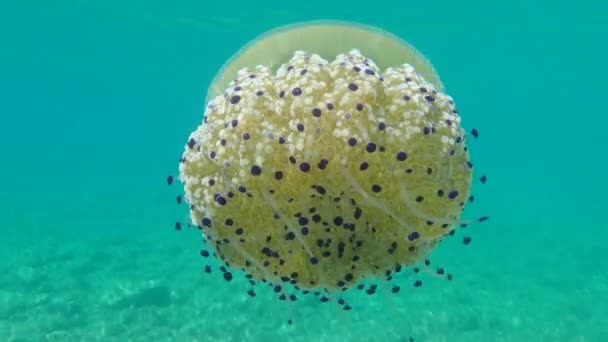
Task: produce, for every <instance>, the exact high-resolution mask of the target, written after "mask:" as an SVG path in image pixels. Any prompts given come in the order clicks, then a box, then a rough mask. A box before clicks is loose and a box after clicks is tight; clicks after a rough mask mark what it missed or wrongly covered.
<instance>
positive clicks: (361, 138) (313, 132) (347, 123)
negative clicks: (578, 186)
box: [179, 21, 486, 310]
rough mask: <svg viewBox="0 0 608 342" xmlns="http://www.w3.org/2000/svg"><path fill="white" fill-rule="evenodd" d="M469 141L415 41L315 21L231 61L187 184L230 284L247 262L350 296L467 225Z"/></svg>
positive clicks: (197, 135) (194, 136)
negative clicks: (350, 291)
mask: <svg viewBox="0 0 608 342" xmlns="http://www.w3.org/2000/svg"><path fill="white" fill-rule="evenodd" d="M474 136H475V137H476V136H477V131H476V130H475V134H474ZM467 142H468V141H467V134H466V132H465V130H464V129H463V128H462V127H461V118H460V116H459V113H458V110H457V109H456V107H455V104H454V101H453V100H452V98H451V97H450V96H449V95H448V94H446V93H445V92H444V89H443V85H442V83H441V81H440V78H439V76H438V75H437V73H436V71H435V69H434V68H433V66H432V64H431V63H430V62H429V61H428V60H427V59H426V58H425V57H424V56H423V55H422V54H421V53H420V52H418V51H417V50H416V49H415V48H414V47H413V46H411V45H409V44H408V43H406V42H404V41H403V40H401V39H399V38H397V37H396V36H394V35H392V34H390V33H387V32H384V31H382V30H380V29H376V28H372V27H368V26H363V25H359V24H353V23H346V22H326V21H323V22H311V23H303V24H296V25H291V26H287V27H281V28H279V29H275V30H273V31H270V32H269V33H266V34H264V35H262V36H260V37H259V38H257V39H255V40H254V41H253V42H251V43H249V44H248V45H246V46H245V47H244V48H242V49H241V50H240V51H239V52H238V53H237V54H236V55H235V56H234V57H232V58H231V59H230V60H229V61H228V62H227V63H226V64H225V65H224V66H223V68H221V70H220V71H219V72H218V74H217V76H216V77H215V79H214V80H213V82H212V84H211V86H210V87H209V91H208V94H207V99H206V106H205V113H204V119H203V120H202V123H201V124H200V125H199V126H198V127H197V128H196V129H195V130H194V132H192V133H191V135H190V136H189V137H188V138H187V140H186V143H185V146H184V152H183V154H182V157H181V159H180V162H179V180H180V181H181V183H182V184H183V187H184V196H183V200H184V202H185V203H187V204H188V206H189V210H190V219H191V221H192V224H193V225H194V226H196V227H198V228H199V229H200V230H201V232H202V234H203V239H204V241H205V243H206V245H207V247H208V249H209V250H210V251H211V253H210V251H208V250H204V251H203V252H202V254H203V256H205V257H208V256H209V255H210V254H214V255H216V256H217V257H218V258H219V259H221V261H222V262H223V263H224V264H225V266H223V267H222V272H223V275H224V278H225V279H226V280H228V281H229V280H230V279H232V274H231V272H230V269H240V270H244V271H245V272H246V273H247V275H248V277H249V278H250V279H251V280H252V282H255V281H257V282H267V283H270V284H274V288H275V291H276V292H278V293H280V292H282V287H281V284H284V283H288V284H291V285H293V286H294V287H296V288H297V289H299V290H301V291H314V290H318V289H332V290H335V291H346V290H348V289H351V288H353V287H355V286H356V284H358V283H359V282H360V281H362V280H365V279H369V278H374V277H384V276H385V275H386V274H387V273H389V274H390V273H391V272H395V271H399V270H400V269H401V268H402V267H408V266H413V265H416V264H418V263H420V262H424V261H425V259H426V258H427V256H428V255H429V254H430V253H431V251H433V249H434V248H435V247H436V246H438V245H439V243H440V242H441V241H442V240H443V239H444V238H445V237H446V236H449V235H450V234H451V233H453V231H454V230H455V229H456V228H457V227H458V226H459V225H461V224H466V223H463V222H465V221H463V220H462V218H461V214H462V211H463V209H464V207H465V205H466V203H467V202H468V199H469V196H470V188H471V183H472V170H473V168H472V163H471V161H470V156H469V151H468V148H467ZM484 177H485V176H484ZM485 219H486V218H482V219H480V220H485ZM469 241H470V240H469ZM427 264H428V262H427ZM440 273H441V274H442V273H443V271H442V272H440ZM419 285H420V282H419V281H417V282H416V283H414V286H419ZM398 290H399V288H398V287H394V288H393V289H392V291H393V292H398ZM252 296H253V295H252ZM323 298H325V297H322V299H323ZM325 299H327V298H325ZM322 301H323V300H322ZM344 307H345V310H348V309H350V306H348V305H344Z"/></svg>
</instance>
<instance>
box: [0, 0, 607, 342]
mask: <svg viewBox="0 0 608 342" xmlns="http://www.w3.org/2000/svg"><path fill="white" fill-rule="evenodd" d="M607 17H608V4H607V3H606V2H604V1H599V0H597V1H593V0H579V1H576V2H562V1H548V0H544V1H523V0H516V1H504V2H495V1H458V2H455V1H394V2H388V1H373V2H357V1H318V0H314V1H292V2H276V1H255V2H254V1H242V0H239V1H236V0H235V1H230V2H228V1H213V2H207V1H175V2H165V1H126V2H123V1H116V0H111V1H96V2H94V1H66V0H64V1H33V0H22V1H15V2H8V1H7V2H3V3H2V4H0V151H1V153H2V154H1V156H0V165H1V167H0V180H1V181H2V183H1V188H0V341H97V340H99V341H128V340H132V341H167V340H171V341H407V340H408V338H409V337H410V336H411V337H413V338H415V340H416V341H579V342H583V341H608V261H607V256H608V254H607V252H606V249H607V246H608V243H607V241H608V224H607V223H606V219H605V217H604V214H605V213H606V210H607V209H608V180H607V177H606V167H607V166H608V158H607V156H608V153H607V152H606V150H607V148H608V143H607V142H606V133H605V132H606V127H607V125H608V112H607V111H606V108H607V107H606V98H607V97H606V90H607V88H606V77H608V73H607V72H606V71H607V67H606V63H607V62H606V61H608V47H607V45H606V37H607V36H608V25H606V23H605V21H606V18H607ZM313 19H338V20H348V21H356V22H360V23H363V24H368V25H373V26H377V27H380V28H383V29H385V30H387V31H389V32H392V33H394V34H396V35H397V36H400V37H401V38H403V39H405V40H407V41H408V42H410V43H411V44H413V45H414V46H415V47H416V48H417V49H419V50H420V51H421V52H422V53H423V54H425V56H426V57H428V58H429V59H430V61H431V62H432V63H433V65H434V66H435V68H436V69H437V71H438V73H439V75H440V76H441V78H442V81H443V83H444V85H445V87H446V91H447V93H448V94H450V95H451V96H452V97H454V100H455V102H456V105H457V106H458V108H459V109H460V113H461V116H462V118H463V126H464V127H465V129H467V130H470V129H472V128H477V129H478V130H479V132H480V136H479V139H477V140H474V141H472V144H471V145H470V149H471V154H472V158H473V162H474V163H475V167H476V169H475V177H478V176H481V174H485V175H487V177H488V182H487V183H486V184H484V185H481V184H479V182H475V186H474V188H473V193H474V194H475V195H476V201H475V203H474V204H473V205H471V206H470V208H467V210H466V211H465V215H464V217H465V218H476V217H479V216H480V215H488V216H490V220H488V221H487V222H484V223H483V224H479V225H472V226H470V227H467V228H466V229H467V231H466V233H467V234H468V236H471V237H472V243H471V244H470V245H469V246H464V245H463V244H462V242H461V241H462V235H461V234H460V233H458V234H457V235H456V237H454V238H453V239H448V240H447V241H446V243H445V244H442V245H441V246H440V247H439V248H437V250H436V251H435V252H434V253H433V255H432V260H433V263H434V264H437V265H441V266H444V267H445V268H446V269H447V270H449V271H450V272H451V273H453V274H454V279H453V280H452V281H451V282H449V281H446V280H443V279H437V278H435V277H432V276H430V275H427V276H424V275H423V276H422V277H423V279H424V286H422V287H421V288H419V289H413V288H411V285H410V284H411V279H409V278H408V276H407V275H405V274H404V275H402V277H403V284H402V291H401V293H400V294H399V295H398V296H394V295H390V294H389V295H385V296H384V295H382V294H381V293H380V294H378V295H375V296H366V295H357V294H354V296H353V297H354V299H353V303H354V305H353V307H355V309H353V311H351V312H343V311H342V310H340V308H339V307H338V306H337V305H321V304H320V303H318V301H316V300H314V299H315V298H311V299H309V300H302V301H299V302H298V303H297V305H286V304H285V303H283V302H280V301H278V300H276V298H274V296H273V293H272V291H271V289H268V291H259V293H258V296H257V297H256V298H254V299H250V298H249V297H248V296H247V294H246V290H247V286H246V281H245V280H244V279H242V277H237V278H238V279H237V278H235V279H234V280H233V281H232V282H230V283H227V282H226V281H224V279H222V277H221V276H220V275H219V273H214V274H211V275H208V274H205V273H204V271H203V267H204V262H203V260H201V258H200V256H199V255H198V253H199V250H200V247H201V238H200V234H199V232H198V231H197V230H196V229H183V230H182V231H180V232H177V231H175V228H174V224H175V221H176V220H181V221H185V220H187V219H188V213H187V207H185V206H183V205H182V206H177V205H176V203H175V196H176V195H178V194H179V192H180V191H179V186H177V187H175V186H173V187H167V185H166V177H167V175H169V174H173V175H176V174H177V167H178V161H179V158H180V156H181V153H182V152H183V148H184V144H185V141H186V138H187V137H188V135H189V133H190V132H191V131H193V130H194V129H195V128H196V127H197V126H198V125H199V124H200V122H201V120H202V113H203V108H204V105H205V104H204V97H205V93H206V89H207V87H208V86H209V83H210V82H211V80H212V78H213V76H214V75H215V73H216V72H217V70H218V69H219V68H220V67H221V66H222V64H223V63H224V61H225V60H226V59H228V58H229V57H230V56H231V55H232V54H233V53H235V52H236V51H237V50H238V49H239V48H240V47H241V46H242V45H244V44H245V43H247V42H248V41H249V40H250V39H253V38H255V37H256V36H257V35H259V34H261V33H263V32H264V31H266V30H268V29H271V28H274V27H276V26H281V25H285V24H289V23H293V22H299V21H307V20H313ZM397 279H398V278H397ZM387 290H388V289H384V292H389V291H387ZM355 291H356V290H355ZM288 318H291V319H293V325H288V324H287V319H288Z"/></svg>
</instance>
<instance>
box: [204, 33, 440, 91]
mask: <svg viewBox="0 0 608 342" xmlns="http://www.w3.org/2000/svg"><path fill="white" fill-rule="evenodd" d="M352 49H357V50H359V51H360V52H361V53H362V54H363V55H364V56H367V57H369V58H371V59H372V60H374V62H375V63H376V65H378V67H379V68H381V69H385V68H388V67H391V66H398V65H402V64H403V63H408V64H409V65H411V66H413V67H414V69H415V70H416V71H417V72H418V73H420V74H421V75H422V76H423V77H424V79H425V80H426V81H427V82H430V83H431V84H433V85H434V86H435V88H436V89H437V90H438V91H441V90H443V85H442V84H441V81H440V79H439V75H437V72H436V71H435V69H434V68H433V65H432V64H431V63H430V62H429V61H428V60H427V59H426V58H425V57H424V56H423V55H422V54H421V53H420V52H419V51H418V50H416V48H414V47H413V46H412V45H411V44H409V43H407V42H406V41H404V40H402V39H400V38H399V37H397V36H395V35H393V34H392V33H390V32H386V31H384V30H381V29H379V28H376V27H372V26H367V25H362V24H357V23H351V22H342V21H312V22H305V23H296V24H291V25H287V26H283V27H279V28H276V29H273V30H270V31H269V32H266V33H264V34H262V35H260V36H259V37H257V38H255V39H253V40H252V41H251V42H249V43H248V44H246V45H245V46H244V47H242V48H241V49H240V50H239V51H238V52H237V53H236V54H235V55H234V56H233V57H232V58H230V59H229V60H228V61H227V62H226V63H225V64H224V66H223V67H222V68H221V69H220V70H219V72H218V73H217V75H216V76H215V78H214V80H213V82H212V83H211V86H210V87H209V91H208V93H207V98H206V101H207V102H209V101H210V100H211V99H213V98H214V97H215V96H217V95H220V94H222V93H223V92H224V91H225V90H226V88H227V86H228V84H229V83H230V82H231V81H232V80H234V78H236V76H237V73H238V71H239V70H241V69H243V68H246V67H249V68H251V67H254V66H257V65H265V66H267V67H268V68H270V69H271V70H272V71H276V69H277V68H278V67H279V66H280V65H281V64H283V63H285V62H286V61H288V60H289V59H290V58H291V57H292V56H293V54H294V52H296V51H298V50H302V51H306V52H308V53H311V54H313V53H314V54H318V55H319V56H321V57H323V58H325V59H333V58H335V57H336V56H337V55H338V54H341V53H345V52H348V51H351V50H352Z"/></svg>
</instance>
